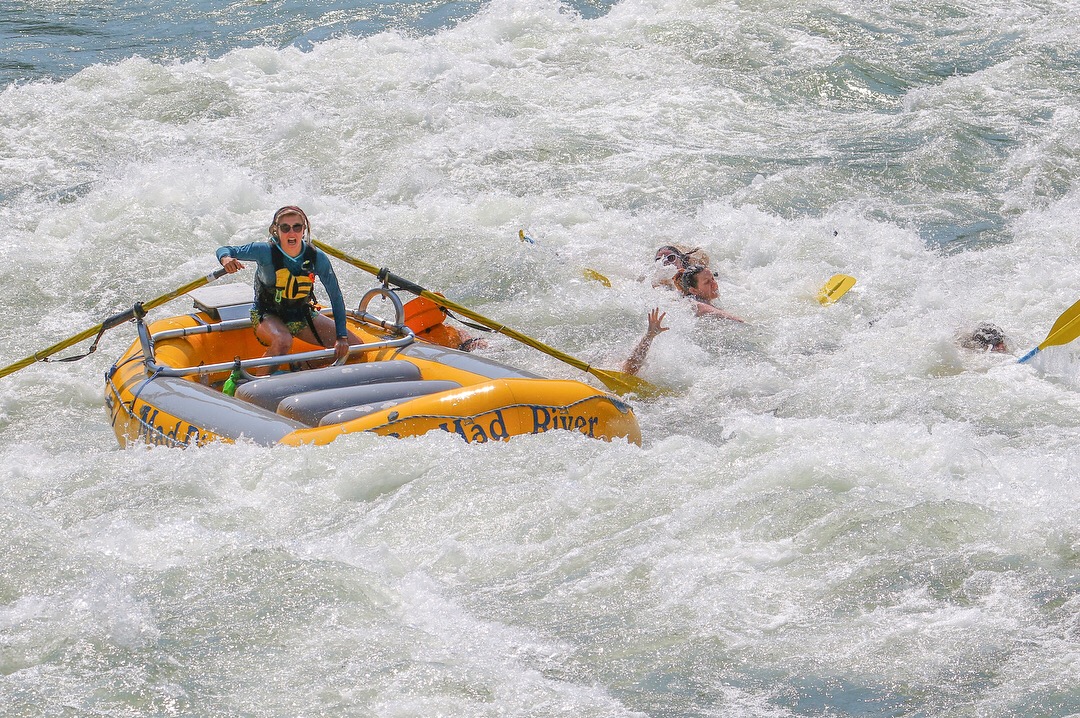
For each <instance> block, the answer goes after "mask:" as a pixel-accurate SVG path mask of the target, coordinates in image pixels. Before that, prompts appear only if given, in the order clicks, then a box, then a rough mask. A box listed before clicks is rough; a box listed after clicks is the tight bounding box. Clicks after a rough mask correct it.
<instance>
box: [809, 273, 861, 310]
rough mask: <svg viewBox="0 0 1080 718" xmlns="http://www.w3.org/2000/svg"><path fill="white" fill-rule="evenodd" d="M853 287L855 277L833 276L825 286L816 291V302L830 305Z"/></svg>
mask: <svg viewBox="0 0 1080 718" xmlns="http://www.w3.org/2000/svg"><path fill="white" fill-rule="evenodd" d="M854 286H855V277H851V276H848V275H847V274H834V275H833V276H832V277H831V278H830V279H829V281H827V282H825V286H824V287H822V288H821V289H820V290H819V291H818V296H817V298H818V301H819V302H821V303H822V305H825V304H832V303H833V302H835V301H836V300H837V299H839V298H840V297H842V296H844V295H845V294H847V292H848V290H849V289H851V288H852V287H854Z"/></svg>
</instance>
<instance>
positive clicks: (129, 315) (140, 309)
mask: <svg viewBox="0 0 1080 718" xmlns="http://www.w3.org/2000/svg"><path fill="white" fill-rule="evenodd" d="M224 275H225V270H224V268H222V269H219V270H217V271H215V272H212V273H210V274H207V275H206V276H205V277H199V278H198V279H196V280H194V281H192V282H188V283H187V284H185V285H184V286H182V287H178V288H176V289H174V290H173V291H171V292H167V293H166V294H162V295H161V296H160V297H155V298H154V299H151V300H150V301H149V302H142V303H139V304H136V305H135V306H133V307H132V308H131V309H128V310H127V311H124V312H120V313H119V314H116V315H113V316H111V317H109V318H108V319H106V320H105V321H103V322H102V323H101V324H97V325H95V326H92V327H90V328H89V329H87V330H85V331H82V332H79V333H78V334H76V335H75V336H72V337H68V338H67V339H65V340H63V341H61V342H57V343H56V344H53V345H52V346H51V347H49V348H47V349H42V350H41V351H39V352H36V353H34V354H31V355H30V356H28V357H26V358H25V359H20V360H19V361H17V362H15V363H14V364H12V365H10V366H6V367H4V368H3V369H0V377H5V376H7V375H8V374H14V373H15V372H17V371H19V370H20V369H24V368H26V367H28V366H30V365H31V364H33V363H35V362H39V361H50V360H49V357H50V356H52V355H53V354H55V353H56V352H58V351H63V350H64V349H67V348H68V347H70V346H73V345H75V344H78V343H79V342H81V341H83V340H84V339H89V338H90V337H92V336H94V335H97V339H95V340H94V344H93V346H91V347H90V350H89V351H88V352H86V353H85V354H82V355H80V356H76V357H68V358H66V359H55V360H52V361H75V360H76V359H82V358H83V357H86V356H89V355H90V354H92V353H93V352H94V350H95V349H97V343H98V339H101V335H102V334H103V333H105V331H106V330H108V329H112V328H113V327H118V326H120V325H121V324H123V323H125V322H129V321H131V320H132V319H135V317H136V315H138V316H142V314H145V313H146V312H148V311H150V310H151V309H153V308H154V307H159V306H161V305H162V304H164V303H165V302H168V301H171V300H173V299H176V298H177V297H180V296H183V295H185V294H187V293H188V292H190V291H192V290H193V289H198V288H199V287H201V286H203V285H204V284H209V283H210V282H212V281H214V280H215V279H217V278H219V277H222V276H224Z"/></svg>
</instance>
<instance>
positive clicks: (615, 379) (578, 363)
mask: <svg viewBox="0 0 1080 718" xmlns="http://www.w3.org/2000/svg"><path fill="white" fill-rule="evenodd" d="M312 244H314V245H315V246H316V247H318V248H319V249H321V250H322V251H324V252H326V253H327V254H329V255H330V256H331V257H336V258H337V259H340V260H341V261H343V262H345V263H346V264H351V265H352V266H354V267H357V268H359V269H362V270H364V271H365V272H368V273H370V274H373V275H375V276H376V277H379V278H380V279H389V281H391V282H392V283H393V284H396V285H397V286H399V287H401V288H402V289H405V290H407V291H410V292H412V293H414V294H416V295H419V296H421V297H424V298H426V299H430V300H431V301H433V302H435V303H436V304H438V305H439V306H441V307H446V308H447V309H449V310H451V311H453V312H456V313H457V314H460V315H461V316H463V317H468V318H469V319H472V320H473V321H474V322H476V323H478V324H482V325H483V326H485V327H487V328H488V329H491V330H492V331H495V332H498V333H499V334H502V335H504V336H507V337H510V338H511V339H514V340H517V341H519V342H521V343H522V344H525V345H527V346H530V347H532V348H533V349H536V350H538V351H541V352H543V353H545V354H547V355H548V356H551V357H554V358H555V359H558V360H559V361H562V362H565V363H566V364H569V365H570V366H572V367H574V368H576V369H580V370H581V371H583V372H586V373H588V374H592V375H593V376H595V377H596V378H597V379H599V380H600V381H601V382H603V384H604V386H606V387H608V388H609V389H612V390H613V391H616V392H619V393H625V392H630V391H633V392H637V393H639V394H658V393H660V392H659V390H658V389H657V388H656V387H654V386H653V385H652V384H650V383H649V382H647V381H645V380H644V379H641V378H640V377H637V376H634V375H632V374H625V373H623V372H615V371H609V370H606V369H596V368H593V366H592V365H591V364H589V363H587V362H584V361H582V360H580V359H578V358H576V357H573V356H570V355H569V354H566V353H565V352H561V351H559V350H558V349H555V348H554V347H550V346H548V345H547V344H544V343H543V342H540V341H538V340H536V339H533V338H532V337H530V336H527V335H525V334H522V333H521V332H519V331H517V330H515V329H511V328H510V327H508V326H506V325H504V324H501V323H499V322H496V321H494V320H493V319H488V318H487V317H485V316H484V315H482V314H478V313H476V312H474V311H473V310H471V309H469V308H468V307H463V306H461V305H460V304H458V303H457V302H455V301H453V300H450V299H447V298H446V297H444V296H442V295H440V294H436V293H435V292H430V291H428V290H427V289H424V288H423V287H421V286H419V285H418V284H414V283H413V282H410V281H408V280H407V279H402V278H401V277H397V276H395V275H392V274H389V273H388V272H384V271H383V270H381V269H379V268H378V267H376V266H375V265H374V264H369V263H367V262H365V261H363V260H362V259H358V258H356V257H353V256H351V255H349V254H346V253H345V252H342V251H341V250H338V249H335V248H333V247H331V246H330V245H328V244H324V243H323V242H320V241H319V240H312Z"/></svg>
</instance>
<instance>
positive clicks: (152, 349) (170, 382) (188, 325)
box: [105, 284, 641, 446]
mask: <svg viewBox="0 0 1080 718" xmlns="http://www.w3.org/2000/svg"><path fill="white" fill-rule="evenodd" d="M192 295H193V297H194V299H195V311H194V312H192V313H190V314H185V315H180V316H173V317H168V318H165V319H161V320H158V321H154V322H152V323H149V324H147V323H144V322H143V321H142V319H139V320H138V323H137V326H138V330H139V338H138V339H137V340H136V341H135V342H133V343H132V345H131V346H130V347H129V348H128V349H127V351H126V352H124V354H123V355H122V356H121V357H120V358H119V359H118V360H117V362H116V363H115V364H114V365H113V366H112V368H111V369H110V370H109V371H108V373H107V374H106V378H105V402H106V405H107V407H108V409H109V414H110V417H111V421H112V426H113V430H114V431H115V433H116V436H117V439H118V440H119V442H120V445H121V446H126V445H128V444H130V443H133V442H135V443H149V444H161V445H167V446H191V445H201V444H205V443H207V442H211V441H227V442H232V441H245V440H246V441H253V442H255V443H259V444H267V445H272V444H287V445H299V444H327V443H329V442H331V441H333V440H334V439H336V438H337V437H339V436H341V435H343V434H353V433H357V432H362V431H368V432H372V433H375V434H380V435H383V436H395V437H405V436H418V435H420V434H426V433H427V432H429V431H433V430H436V429H439V430H442V431H446V432H450V433H454V434H457V435H459V436H460V437H461V438H463V439H464V440H465V441H467V442H469V443H483V442H487V441H492V440H506V439H509V438H510V437H512V436H520V435H523V434H540V433H544V432H547V431H553V430H566V431H576V432H580V433H582V434H585V435H586V436H589V437H593V438H597V439H605V440H609V441H610V440H613V439H624V440H626V441H629V442H632V443H636V444H640V443H641V431H640V429H639V427H638V424H637V419H636V417H635V416H634V412H633V410H632V408H631V407H630V405H629V404H627V403H626V402H624V401H622V400H621V399H619V398H617V397H615V396H612V395H610V394H608V393H606V392H603V391H600V390H598V389H595V388H593V387H591V386H589V385H587V384H584V383H582V382H579V381H571V380H556V379H547V378H544V377H541V376H538V375H536V374H532V373H530V372H526V371H523V370H520V369H516V368H514V367H510V366H508V365H505V364H501V363H499V362H495V361H492V360H490V359H486V358H484V357H481V356H477V355H475V354H469V353H467V352H462V351H457V350H455V349H450V348H447V347H443V346H439V345H437V344H434V343H431V342H427V341H423V340H419V339H417V338H416V336H415V335H414V334H413V332H412V330H411V329H409V328H408V326H407V324H406V321H405V312H404V311H403V309H402V305H401V302H400V300H398V298H397V296H396V295H395V294H393V292H388V291H387V290H385V289H382V288H378V289H373V290H371V291H370V292H368V293H367V294H366V295H365V297H364V299H363V300H362V301H361V302H360V307H359V309H357V310H356V311H350V312H349V317H348V324H349V329H350V330H351V331H352V332H353V333H354V334H356V335H357V336H358V337H360V338H361V339H362V341H363V344H361V345H360V346H354V347H352V348H351V350H350V354H349V358H348V359H347V361H346V362H345V363H344V364H342V365H340V366H325V367H323V368H317V369H304V370H299V371H292V372H286V373H281V374H275V375H272V376H267V377H253V376H252V375H251V374H250V373H249V372H248V370H249V369H251V368H255V367H266V366H271V365H278V364H280V365H288V364H292V365H293V366H294V367H297V366H300V365H304V364H306V363H309V362H315V363H321V364H326V363H328V362H329V361H332V358H333V350H332V349H321V348H315V347H311V346H310V345H307V344H304V343H303V342H300V341H299V340H297V341H296V342H295V343H294V350H293V353H292V354H290V355H288V356H285V357H270V358H265V357H263V353H264V352H265V347H263V346H262V345H260V344H259V343H258V341H257V340H256V338H255V333H254V332H253V331H252V329H251V324H250V319H249V316H248V315H249V310H250V308H251V290H250V287H247V286H241V285H236V284H231V285H223V286H216V287H205V288H203V289H202V290H198V291H196V292H192ZM379 295H382V296H383V297H384V298H386V299H388V300H390V301H391V303H392V304H393V305H394V307H395V311H396V316H395V319H394V321H384V320H381V319H378V318H377V317H373V316H372V315H371V314H369V313H368V312H367V311H366V307H367V304H368V302H369V301H370V300H371V299H372V298H374V297H376V296H379ZM305 349H309V350H310V351H307V350H305ZM230 376H232V377H233V378H237V377H239V378H240V382H239V386H238V388H237V389H236V391H235V395H233V396H230V395H229V394H227V393H225V392H223V391H222V388H223V385H224V384H225V383H226V380H227V379H229V378H230Z"/></svg>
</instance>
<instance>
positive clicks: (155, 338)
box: [136, 287, 416, 381]
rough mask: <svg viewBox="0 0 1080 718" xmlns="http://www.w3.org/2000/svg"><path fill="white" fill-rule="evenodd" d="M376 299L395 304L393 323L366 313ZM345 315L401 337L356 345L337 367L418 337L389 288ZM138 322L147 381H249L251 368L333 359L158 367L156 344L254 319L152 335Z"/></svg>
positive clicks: (296, 357) (305, 356) (312, 356)
mask: <svg viewBox="0 0 1080 718" xmlns="http://www.w3.org/2000/svg"><path fill="white" fill-rule="evenodd" d="M377 296H382V297H384V298H386V299H389V300H390V302H391V304H393V305H394V321H392V322H388V321H386V320H383V319H380V318H378V317H376V316H374V315H372V314H370V313H369V312H368V311H367V307H368V304H370V303H371V300H372V299H374V298H375V297H377ZM322 313H323V314H327V315H328V314H330V310H323V311H322ZM346 315H347V316H348V317H351V318H352V319H355V320H357V321H360V322H364V323H365V324H370V325H372V326H375V327H379V328H381V329H384V330H387V331H390V332H392V333H394V334H398V335H400V337H399V338H398V339H384V340H382V341H377V342H368V343H366V344H357V345H355V346H350V347H349V353H348V354H347V355H346V356H345V357H344V358H343V359H341V360H340V361H336V362H334V364H333V365H334V366H338V365H340V364H344V363H345V362H346V361H348V359H349V357H353V356H356V355H358V354H364V353H366V352H370V351H376V350H379V349H397V348H403V347H407V346H409V345H410V344H412V343H413V342H414V341H416V335H415V334H414V333H413V331H412V329H409V327H407V326H405V308H404V306H402V304H401V299H399V298H398V296H397V295H396V294H395V293H394V292H392V291H390V290H389V289H387V288H386V287H376V288H374V289H369V290H368V291H367V293H365V294H364V296H363V298H361V300H360V304H359V306H358V307H357V309H356V310H355V311H354V310H346ZM136 316H137V318H136V322H137V325H138V332H139V343H140V345H141V346H142V351H143V364H145V365H146V370H147V372H148V373H149V375H150V377H149V378H148V379H147V381H150V380H151V379H154V378H156V377H159V376H169V377H186V376H192V375H198V376H207V375H209V374H214V373H217V372H228V371H232V370H234V369H239V370H240V372H241V373H242V374H243V375H244V377H245V378H247V379H253V378H255V377H253V376H252V375H251V374H249V373H248V371H247V370H248V369H250V368H254V367H264V366H276V365H279V364H291V363H296V362H304V361H311V360H317V359H330V358H332V357H333V356H334V350H333V349H316V350H314V351H308V352H300V353H298V354H283V355H280V356H268V357H256V358H253V359H234V360H233V361H228V362H218V363H216V364H200V365H198V366H190V367H173V366H168V365H164V364H158V363H157V360H156V358H155V356H154V345H155V344H156V343H157V342H159V341H164V340H166V339H176V338H180V337H187V336H193V335H197V334H212V333H215V332H228V331H232V330H235V329H242V328H244V327H250V326H251V320H250V319H247V318H244V319H227V320H223V321H220V322H216V323H214V324H200V325H199V326H196V327H184V328H181V329H166V330H165V331H161V332H156V333H154V334H151V333H150V329H149V327H148V326H147V325H146V323H145V322H143V320H142V317H141V316H138V315H136Z"/></svg>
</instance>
